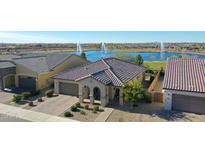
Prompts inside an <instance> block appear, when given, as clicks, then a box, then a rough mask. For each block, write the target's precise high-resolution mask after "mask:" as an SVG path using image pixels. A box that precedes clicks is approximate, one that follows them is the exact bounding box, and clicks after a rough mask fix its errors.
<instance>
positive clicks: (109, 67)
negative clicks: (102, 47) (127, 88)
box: [102, 59, 123, 84]
mask: <svg viewBox="0 0 205 154" xmlns="http://www.w3.org/2000/svg"><path fill="white" fill-rule="evenodd" d="M102 61H103V62H104V64H105V65H107V67H108V68H107V70H108V71H109V72H110V73H111V74H112V75H113V76H114V77H115V78H116V79H117V80H118V81H119V82H120V83H121V84H123V82H122V81H121V80H120V79H119V78H118V77H117V75H116V74H115V73H114V72H113V71H112V70H111V66H110V65H109V64H108V63H107V62H106V61H105V60H104V59H102Z"/></svg>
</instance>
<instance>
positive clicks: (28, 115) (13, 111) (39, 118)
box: [0, 103, 77, 122]
mask: <svg viewBox="0 0 205 154" xmlns="http://www.w3.org/2000/svg"><path fill="white" fill-rule="evenodd" d="M0 114H6V115H9V116H13V117H17V118H20V119H24V120H28V121H33V122H77V121H75V120H72V119H68V118H62V117H58V116H53V115H49V114H45V113H40V112H35V111H31V110H26V109H22V108H19V107H15V106H10V105H6V104H1V103H0Z"/></svg>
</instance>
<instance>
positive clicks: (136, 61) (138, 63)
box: [135, 55, 144, 65]
mask: <svg viewBox="0 0 205 154" xmlns="http://www.w3.org/2000/svg"><path fill="white" fill-rule="evenodd" d="M143 62H144V60H143V58H142V56H141V55H137V56H136V58H135V64H137V65H142V64H143Z"/></svg>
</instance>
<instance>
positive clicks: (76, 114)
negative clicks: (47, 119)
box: [60, 103, 103, 122]
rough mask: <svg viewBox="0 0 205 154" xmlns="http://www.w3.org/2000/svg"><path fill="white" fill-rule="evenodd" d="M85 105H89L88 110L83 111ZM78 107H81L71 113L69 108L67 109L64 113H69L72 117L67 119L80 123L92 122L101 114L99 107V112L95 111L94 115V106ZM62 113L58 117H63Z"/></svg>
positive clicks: (101, 110)
mask: <svg viewBox="0 0 205 154" xmlns="http://www.w3.org/2000/svg"><path fill="white" fill-rule="evenodd" d="M85 105H89V109H85V108H84V107H85ZM80 106H81V107H78V108H77V110H76V111H71V108H69V109H67V110H66V111H65V112H67V111H69V112H70V113H71V114H72V116H71V117H68V118H70V119H73V120H78V121H82V122H93V121H95V119H96V118H97V117H98V116H99V115H100V113H102V112H103V108H102V107H101V106H99V109H100V111H97V112H96V113H93V107H94V105H91V104H87V103H81V104H80ZM95 106H96V105H95ZM65 112H64V113H65ZM64 113H63V114H61V115H60V116H62V117H64ZM82 113H83V114H82ZM84 113H85V114H84Z"/></svg>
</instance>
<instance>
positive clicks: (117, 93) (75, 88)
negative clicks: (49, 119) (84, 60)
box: [54, 58, 145, 106]
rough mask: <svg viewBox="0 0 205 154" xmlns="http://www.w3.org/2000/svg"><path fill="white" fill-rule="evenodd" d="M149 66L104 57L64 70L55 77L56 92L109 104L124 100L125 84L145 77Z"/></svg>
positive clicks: (80, 99)
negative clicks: (123, 89)
mask: <svg viewBox="0 0 205 154" xmlns="http://www.w3.org/2000/svg"><path fill="white" fill-rule="evenodd" d="M144 74H145V68H144V67H141V66H138V65H135V64H131V63H128V62H125V61H122V60H119V59H116V58H107V59H102V60H99V61H96V62H93V63H90V64H86V65H83V66H79V67H77V68H73V69H71V70H68V71H65V72H63V73H60V74H59V75H57V76H55V77H54V83H55V84H54V87H55V92H56V93H59V94H67V95H74V96H79V102H83V99H90V103H94V101H95V100H99V101H100V103H101V105H103V106H105V105H107V104H108V103H109V101H112V100H114V101H115V102H119V103H120V104H123V94H122V86H123V84H125V83H127V82H129V81H131V80H135V79H137V80H139V81H141V82H142V81H143V80H144Z"/></svg>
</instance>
